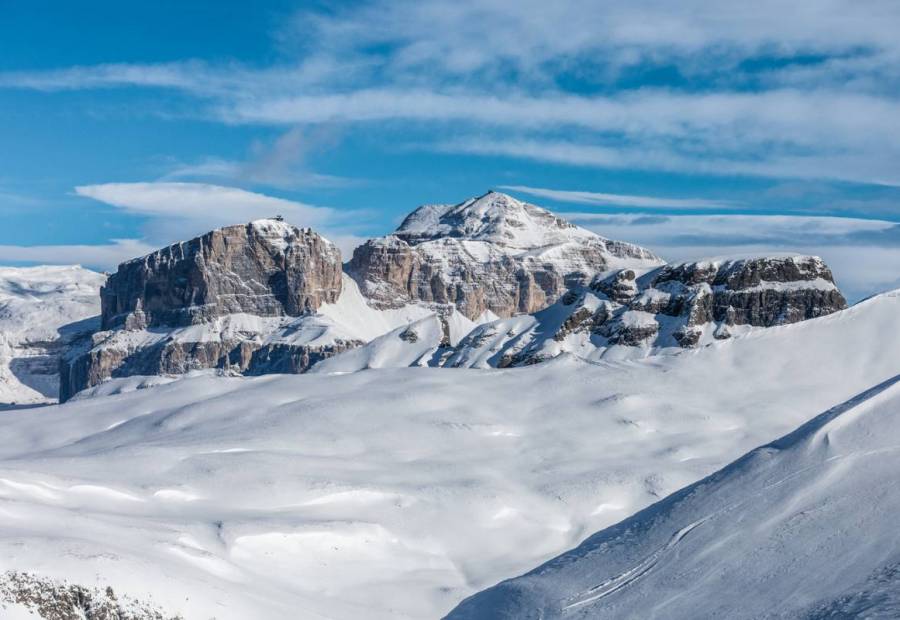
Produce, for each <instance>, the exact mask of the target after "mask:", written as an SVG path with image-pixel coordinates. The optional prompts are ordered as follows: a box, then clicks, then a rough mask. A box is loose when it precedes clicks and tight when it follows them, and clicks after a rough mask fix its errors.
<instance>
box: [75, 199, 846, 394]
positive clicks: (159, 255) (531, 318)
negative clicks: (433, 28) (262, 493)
mask: <svg viewBox="0 0 900 620" xmlns="http://www.w3.org/2000/svg"><path fill="white" fill-rule="evenodd" d="M395 250H396V252H395ZM344 267H345V268H346V270H347V274H342V265H341V255H340V251H339V250H338V249H337V247H335V246H334V245H333V244H331V243H330V242H329V241H328V240H326V239H325V238H323V237H322V236H320V235H318V234H317V233H315V232H313V231H312V230H309V229H300V228H297V227H295V226H292V225H290V224H288V223H285V222H283V221H281V220H280V219H265V220H258V221H255V222H250V223H248V224H242V225H235V226H227V227H224V228H220V229H216V230H213V231H210V232H208V233H206V234H205V235H202V236H200V237H197V238H195V239H191V240H189V241H185V242H181V243H176V244H173V245H172V246H169V247H166V248H162V249H160V250H157V251H155V252H152V253H150V254H148V255H147V256H143V257H139V258H136V259H133V260H130V261H127V262H125V263H123V264H122V265H120V266H119V269H118V270H117V272H116V273H114V274H113V275H112V276H110V278H109V281H108V282H107V284H106V285H105V286H104V287H103V289H102V291H101V301H102V317H101V326H102V329H101V330H100V331H97V332H96V333H93V334H91V335H90V336H89V337H85V338H81V339H80V340H78V341H77V342H75V343H74V344H73V345H72V346H71V347H70V348H69V350H68V351H67V353H66V355H65V357H64V363H62V364H61V366H60V376H61V380H60V399H61V400H63V401H64V400H67V399H68V398H70V397H71V396H72V395H74V394H76V393H78V392H79V391H81V390H83V389H85V388H89V387H92V386H94V385H97V384H99V383H101V382H103V381H105V380H107V379H110V378H115V377H126V376H136V375H173V374H174V375H183V374H186V373H189V372H193V371H197V370H205V369H215V370H218V371H219V372H222V373H240V374H247V375H256V374H269V373H301V372H306V371H308V370H310V369H311V368H314V367H316V365H318V364H320V363H322V362H323V361H324V360H328V359H329V358H331V357H334V356H343V357H342V359H341V360H340V361H336V362H333V363H331V362H329V363H328V364H326V365H323V366H321V368H319V370H318V371H317V372H350V371H354V370H361V369H364V368H371V367H379V368H384V367H403V366H407V365H418V366H421V365H428V366H453V367H459V366H478V367H488V366H497V367H506V366H517V365H527V364H533V363H536V362H541V361H545V360H547V359H551V358H553V357H555V356H557V355H560V354H562V353H566V352H569V353H573V354H575V355H578V356H580V357H584V358H586V359H593V360H595V359H599V358H601V357H603V356H605V355H607V354H610V353H611V352H612V353H614V355H615V356H618V357H623V356H624V357H636V356H645V355H649V354H652V353H656V352H660V351H666V350H668V349H671V348H676V349H677V348H679V347H681V348H684V347H696V346H702V345H706V344H708V343H710V342H712V341H714V340H717V339H724V338H728V337H730V336H732V335H736V334H741V333H745V332H747V331H750V330H752V329H753V328H756V327H771V326H773V325H781V324H785V323H792V322H796V321H801V320H806V319H810V318H815V317H818V316H823V315H825V314H828V313H831V312H835V311H837V310H840V309H842V308H844V307H846V302H845V301H844V298H843V296H842V295H841V293H840V291H838V290H837V287H835V285H834V281H833V279H832V276H831V272H830V270H829V269H828V267H827V266H826V265H825V264H824V263H823V262H822V261H821V260H820V259H818V258H815V257H804V256H793V255H777V256H755V257H743V258H739V259H720V260H709V261H702V262H692V263H682V264H677V265H664V264H663V263H662V261H661V260H660V259H659V258H657V257H656V256H654V255H653V254H652V253H650V252H648V251H647V250H644V249H642V248H639V247H637V246H633V245H630V244H627V243H621V242H615V241H609V240H607V239H604V238H603V237H600V236H598V235H596V234H594V233H592V232H589V231H587V230H584V229H582V228H578V227H577V226H574V225H572V224H570V223H568V222H566V221H565V220H562V219H560V218H558V217H557V216H555V215H553V214H552V213H550V212H548V211H545V210H544V209H541V208H540V207H536V206H534V205H530V204H527V203H523V202H520V201H518V200H515V199H514V198H511V197H510V196H507V195H505V194H499V193H496V192H489V193H487V194H485V195H483V196H481V197H478V198H472V199H469V200H466V201H464V202H462V203H460V204H458V205H428V206H424V207H421V208H419V209H417V210H416V211H414V212H413V213H412V214H410V215H409V216H408V217H407V218H406V219H405V220H404V222H403V223H402V224H401V226H400V227H399V228H398V229H397V231H396V232H395V233H394V234H393V235H390V236H388V237H384V238H381V239H374V240H372V241H370V242H368V243H367V244H365V245H363V246H360V248H358V249H357V251H355V252H354V256H353V259H352V260H351V261H350V262H349V263H348V264H347V265H345V266H344ZM348 276H349V277H348ZM360 287H362V288H360ZM345 298H346V299H345ZM548 306H549V307H548ZM337 307H345V308H346V309H347V311H343V312H337V314H335V311H334V310H333V309H334V308H337ZM528 313H531V314H528ZM498 314H500V315H503V316H506V317H508V318H505V319H500V318H498ZM429 315H434V317H435V318H434V319H433V320H429V321H426V322H425V323H421V324H418V325H417V326H415V327H410V330H406V328H405V326H406V325H407V324H409V323H410V322H411V321H419V320H420V319H423V318H424V317H426V316H429ZM511 315H514V316H511ZM437 324H439V326H440V328H439V329H437V328H434V326H435V325H437ZM479 325H483V326H481V327H478V326H479ZM378 330H380V331H378ZM392 330H396V333H394V334H388V332H390V331H392ZM360 347H364V350H360V351H357V350H356V349H359V348H360Z"/></svg>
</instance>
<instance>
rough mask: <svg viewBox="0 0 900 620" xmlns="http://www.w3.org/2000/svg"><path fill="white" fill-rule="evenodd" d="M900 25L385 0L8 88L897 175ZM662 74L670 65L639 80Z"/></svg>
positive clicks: (695, 168) (630, 164)
mask: <svg viewBox="0 0 900 620" xmlns="http://www.w3.org/2000/svg"><path fill="white" fill-rule="evenodd" d="M551 4H552V5H551ZM434 24H440V25H441V26H440V27H439V28H436V27H434ZM897 24H900V4H898V3H896V2H894V1H893V0H867V1H866V2H858V1H854V0H832V1H830V2H827V3H822V2H818V1H815V0H801V1H798V2H791V3H784V2H781V1H777V0H761V1H760V2H755V3H753V4H752V5H747V6H736V5H734V3H723V2H716V1H714V0H687V1H686V2H679V3H671V2H668V1H667V0H637V1H635V2H629V3H625V4H623V3H621V2H612V1H605V2H596V1H592V0H567V1H564V2H554V3H550V4H548V3H547V2H544V1H542V0H523V1H522V2H520V3H518V4H517V5H516V7H515V10H511V9H510V6H509V3H508V2H505V1H503V0H427V1H423V2H415V3H397V2H392V1H389V0H370V1H368V2H363V3H354V4H353V5H352V7H349V8H337V9H332V10H329V11H324V10H318V9H315V10H304V11H301V12H299V13H298V14H297V15H296V16H295V17H294V18H293V19H289V20H286V25H285V26H284V27H283V28H282V30H281V32H280V42H281V45H282V48H283V52H284V56H283V57H284V58H286V59H287V60H285V61H284V62H282V63H281V64H277V65H273V66H263V67H260V66H253V65H248V64H241V63H236V62H232V63H224V64H210V63H207V62H203V61H198V60H193V61H192V60H185V61H181V62H173V63H163V64H145V65H139V64H104V65H98V66H86V67H69V68H62V69H58V70H51V71H32V72H25V71H17V72H3V73H0V87H6V88H27V89H35V90H41V91H52V90H66V89H87V88H119V87H139V88H154V89H160V88H162V89H174V90H177V91H179V92H182V93H186V94H188V95H191V96H194V97H196V98H197V100H198V105H197V111H196V114H197V116H202V117H203V118H205V119H209V118H213V119H218V120H219V121H221V122H224V123H246V124H264V125H275V126H278V125H287V126H291V127H294V126H306V127H308V126H317V125H335V124H346V123H370V124H373V123H378V124H379V126H380V127H383V128H384V131H385V132H388V133H391V132H393V133H391V136H393V138H390V137H389V138H388V139H386V140H385V144H386V145H387V146H385V148H388V149H389V148H391V146H390V145H394V144H396V143H397V142H398V140H397V139H396V138H397V137H399V138H400V139H401V140H400V141H402V140H404V139H406V140H407V141H409V140H410V138H409V136H410V135H411V134H414V133H415V132H416V130H420V129H424V130H423V131H419V132H418V135H423V136H426V138H425V139H423V140H421V141H420V142H421V144H420V146H421V148H425V149H430V150H443V151H452V152H455V153H468V154H482V155H503V156H505V157H516V158H526V159H533V160H540V161H548V162H555V163H559V164H567V165H578V166H592V167H599V168H634V167H639V168H642V169H652V170H665V171H675V172H686V173H703V174H726V175H759V176H772V177H781V178H824V179H844V180H851V181H857V182H864V183H885V184H891V185H898V184H900V173H898V172H897V170H898V166H897V162H898V161H900V146H898V145H900V122H898V120H897V119H900V62H898V61H900V39H898V37H897V36H896V29H897ZM655 71H656V72H657V73H658V74H664V75H668V76H670V77H669V78H668V79H667V80H661V82H660V83H657V84H656V86H653V87H648V86H647V82H646V81H645V80H641V79H636V78H639V77H640V76H642V75H645V74H650V75H656V74H657V73H654V72H655ZM571 83H577V85H578V86H577V87H576V88H569V87H567V86H566V85H567V84H571ZM636 85H640V87H637V86H636ZM291 131H294V130H293V129H292V130H291ZM296 131H297V132H298V133H302V134H303V135H304V136H307V137H308V136H309V132H308V129H297V130H296ZM293 139H294V137H293V135H292V134H291V132H288V134H286V135H285V137H284V138H283V141H284V144H281V143H280V142H281V141H279V144H276V145H274V147H273V148H272V150H271V155H272V157H274V158H275V159H274V160H272V161H265V158H260V160H259V162H258V163H260V164H262V165H263V167H264V169H263V170H253V169H252V166H247V165H246V163H240V162H227V161H226V162H223V161H217V160H215V159H213V160H210V161H206V162H203V161H201V162H199V163H195V164H192V166H193V169H191V167H190V166H189V167H188V168H186V169H185V170H182V171H181V172H180V173H178V172H175V173H173V178H191V176H190V175H196V174H198V173H201V172H202V173H205V174H208V175H210V177H213V176H214V175H215V174H219V175H222V176H221V177H220V178H229V177H228V176H227V175H232V174H238V175H240V174H243V175H250V176H249V177H247V178H251V177H253V176H256V177H258V178H266V177H267V176H268V177H272V178H275V179H276V180H278V179H281V178H283V177H284V176H285V175H283V174H280V173H279V172H278V168H279V167H282V168H284V165H283V164H279V163H278V161H282V162H284V161H287V159H289V158H287V159H285V158H282V159H281V160H278V157H280V155H279V153H280V152H282V151H281V147H282V146H283V147H284V148H285V151H284V152H285V153H287V152H290V151H291V148H292V147H291V141H292V140H293ZM412 139H415V138H412ZM301 142H302V141H301ZM272 170H274V171H275V172H271V171H272ZM309 180H310V182H315V181H319V182H327V181H328V180H329V178H328V177H327V176H325V175H319V176H316V175H313V174H312V173H310V177H309ZM278 184H280V181H278Z"/></svg>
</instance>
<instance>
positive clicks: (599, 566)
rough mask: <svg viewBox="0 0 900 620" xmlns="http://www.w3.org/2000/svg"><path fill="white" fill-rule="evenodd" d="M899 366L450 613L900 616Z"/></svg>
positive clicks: (521, 619) (491, 618) (493, 619)
mask: <svg viewBox="0 0 900 620" xmlns="http://www.w3.org/2000/svg"><path fill="white" fill-rule="evenodd" d="M898 470H900V374H898V375H895V376H894V377H893V378H891V379H889V380H887V381H885V382H882V383H880V384H878V385H876V386H873V387H872V388H871V389H869V390H867V391H865V392H863V393H861V394H860V395H858V396H856V397H854V398H852V399H850V400H848V401H846V402H845V403H843V404H841V405H839V406H837V407H834V408H833V409H831V410H829V411H827V412H826V413H823V414H822V415H821V416H819V417H817V418H815V419H814V420H812V421H811V422H809V423H807V424H806V425H804V426H802V427H801V428H799V429H798V430H796V431H794V432H793V433H791V434H789V435H787V436H785V437H783V438H781V439H779V440H778V441H775V442H773V443H771V444H769V445H766V446H763V447H761V448H758V449H756V450H754V451H752V452H750V453H749V454H747V455H746V456H744V457H743V458H741V459H739V460H737V461H736V462H734V463H732V464H731V465H729V466H728V467H726V468H724V469H722V470H721V471H719V472H717V473H716V474H714V475H712V476H710V477H709V478H706V479H705V480H703V481H701V482H699V483H697V484H696V485H692V486H690V487H688V488H687V489H684V490H682V491H679V492H678V493H675V494H674V495H672V496H670V497H668V498H666V499H665V500H664V501H662V502H659V503H658V504H654V505H653V506H650V507H649V508H647V509H646V510H644V511H642V512H640V513H638V514H637V515H635V516H634V517H632V518H630V519H627V520H626V521H623V522H622V523H620V524H618V525H616V526H614V527H611V528H609V529H607V530H605V531H603V532H599V533H598V534H596V535H595V536H592V537H591V538H589V539H588V540H587V541H585V542H584V544H582V545H581V546H579V547H578V548H577V549H574V550H573V551H570V552H568V553H566V554H564V555H562V556H560V557H558V558H556V559H554V560H552V561H551V562H548V563H547V564H545V565H543V566H541V567H540V568H538V569H536V570H534V571H532V572H531V573H529V574H527V575H525V576H523V577H521V578H518V579H513V580H510V581H508V582H505V583H503V584H501V585H499V586H497V587H495V588H492V589H490V590H487V591H485V592H482V593H480V594H478V595H477V596H474V597H472V598H471V599H469V600H467V601H465V602H464V603H463V604H462V605H460V606H459V608H457V609H456V610H455V611H454V612H453V613H452V614H450V618H454V619H457V620H464V619H465V620H476V619H477V620H500V619H504V618H509V619H513V618H514V619H516V620H528V619H529V618H534V619H536V618H546V619H549V618H562V617H565V618H591V619H600V618H614V619H617V620H619V619H626V618H640V619H642V620H643V619H649V618H665V619H667V620H675V619H679V618H684V619H685V620H694V619H696V618H726V617H727V618H763V617H765V618H823V619H824V618H897V617H900V540H898V538H897V514H898V512H900V490H898V488H897V471H898Z"/></svg>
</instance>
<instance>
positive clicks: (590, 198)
mask: <svg viewBox="0 0 900 620" xmlns="http://www.w3.org/2000/svg"><path fill="white" fill-rule="evenodd" d="M500 187H501V189H507V190H510V191H513V192H519V193H523V194H529V195H531V196H538V197H541V198H549V199H550V200H556V201H559V202H571V203H576V204H585V205H596V206H613V207H643V208H651V209H733V208H735V207H736V206H737V204H736V203H735V202H734V201H730V200H709V199H706V198H661V197H658V196H633V195H629V194H605V193H600V192H586V191H578V190H561V189H546V188H543V187H528V186H525V185H501V186H500Z"/></svg>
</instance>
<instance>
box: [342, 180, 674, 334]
mask: <svg viewBox="0 0 900 620" xmlns="http://www.w3.org/2000/svg"><path fill="white" fill-rule="evenodd" d="M662 263H663V261H662V260H660V259H659V258H658V257H656V256H655V255H654V254H653V253H652V252H649V251H648V250H645V249H644V248H641V247H638V246H636V245H632V244H629V243H622V242H619V241H610V240H608V239H604V238H603V237H601V236H599V235H596V234H594V233H593V232H591V231H589V230H586V229H584V228H580V227H578V226H575V225H573V224H571V223H569V222H567V221H565V220H564V219H562V218H560V217H558V216H556V215H554V214H552V213H551V212H549V211H547V210H546V209H542V208H541V207H537V206H535V205H532V204H528V203H525V202H522V201H520V200H517V199H515V198H513V197H512V196H508V195H506V194H502V193H500V192H494V191H491V192H488V193H486V194H484V195H482V196H478V197H476V198H470V199H468V200H465V201H463V202H461V203H459V204H456V205H425V206H423V207H419V208H418V209H416V210H415V211H413V212H412V213H411V214H410V215H409V216H408V217H407V218H406V219H405V220H404V221H403V223H402V224H401V225H400V227H399V228H398V229H397V230H396V231H395V232H394V233H393V234H391V235H388V236H386V237H381V238H378V239H372V240H370V241H368V242H367V243H365V244H363V245H362V246H360V247H359V248H357V249H356V250H355V251H354V253H353V258H352V259H351V260H350V262H349V263H348V264H347V272H348V273H349V274H350V275H351V276H352V277H353V279H354V280H356V282H357V283H358V284H359V286H360V289H361V290H362V291H363V293H364V294H365V295H366V296H367V297H368V298H369V299H370V300H371V302H372V303H373V305H375V306H376V307H399V306H402V305H404V304H407V303H411V302H413V303H414V302H424V303H427V304H437V305H444V306H447V305H453V306H455V307H456V308H457V309H458V310H459V311H460V312H462V313H463V314H464V315H465V316H467V317H468V318H470V319H473V320H474V319H476V318H478V317H479V316H481V315H482V314H483V313H484V312H485V311H490V312H493V313H494V314H496V315H497V316H501V317H505V316H511V315H514V314H519V313H529V312H535V311H537V310H541V309H542V308H545V307H547V306H548V305H550V304H552V303H553V302H554V301H556V300H557V299H558V298H559V296H560V295H562V294H563V293H565V292H566V291H567V290H569V289H570V288H572V287H574V286H579V285H582V284H586V283H587V282H589V281H590V280H591V278H593V277H594V276H595V275H597V274H599V273H604V272H608V271H611V270H613V269H621V268H632V269H637V270H639V271H646V270H647V269H650V268H653V267H657V266H659V265H661V264H662Z"/></svg>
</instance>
